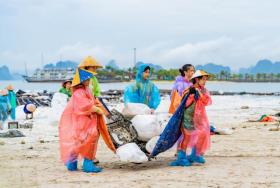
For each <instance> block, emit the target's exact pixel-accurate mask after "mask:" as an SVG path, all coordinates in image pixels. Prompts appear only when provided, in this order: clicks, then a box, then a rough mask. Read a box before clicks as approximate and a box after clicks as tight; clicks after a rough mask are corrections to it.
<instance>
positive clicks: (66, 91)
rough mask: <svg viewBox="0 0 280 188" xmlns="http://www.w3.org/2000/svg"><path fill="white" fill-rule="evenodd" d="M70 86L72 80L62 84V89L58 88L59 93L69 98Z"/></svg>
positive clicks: (70, 94) (70, 93)
mask: <svg viewBox="0 0 280 188" xmlns="http://www.w3.org/2000/svg"><path fill="white" fill-rule="evenodd" d="M71 84H72V80H65V81H64V82H63V83H62V88H60V90H59V92H60V93H63V94H65V95H67V96H68V97H69V98H70V97H71V96H72V92H71Z"/></svg>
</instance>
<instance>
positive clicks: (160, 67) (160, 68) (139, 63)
mask: <svg viewBox="0 0 280 188" xmlns="http://www.w3.org/2000/svg"><path fill="white" fill-rule="evenodd" d="M142 64H147V65H149V66H150V67H151V68H153V69H154V70H155V71H159V70H162V69H163V68H162V66H160V65H154V64H152V63H144V62H142V61H138V62H137V63H136V65H135V67H136V68H138V67H139V66H140V65H142Z"/></svg>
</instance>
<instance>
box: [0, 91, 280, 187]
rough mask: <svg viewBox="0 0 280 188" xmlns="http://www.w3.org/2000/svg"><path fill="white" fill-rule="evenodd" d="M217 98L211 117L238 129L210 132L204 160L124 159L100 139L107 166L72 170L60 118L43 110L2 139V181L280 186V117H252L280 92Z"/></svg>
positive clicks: (272, 107) (272, 105)
mask: <svg viewBox="0 0 280 188" xmlns="http://www.w3.org/2000/svg"><path fill="white" fill-rule="evenodd" d="M213 101H214V102H213V105H212V106H210V107H209V108H208V109H207V111H208V115H209V119H210V121H211V122H213V123H214V124H215V126H216V127H220V128H230V129H233V130H234V132H233V134H232V135H214V136H212V137H211V139H212V145H211V149H210V150H209V151H208V152H207V154H206V156H205V159H206V161H207V163H206V164H205V165H203V166H198V165H195V166H191V167H170V166H168V163H169V162H170V161H172V160H174V159H175V157H174V152H173V151H168V152H165V153H162V154H160V155H159V156H158V157H157V159H156V160H152V161H150V162H147V163H142V164H133V163H124V162H120V161H119V159H118V158H117V157H116V156H115V155H114V154H113V153H112V152H111V151H109V149H107V148H106V146H105V144H104V143H103V140H102V139H101V140H100V142H99V148H98V152H97V158H98V159H99V160H100V166H101V167H103V168H104V171H103V172H102V173H99V174H86V173H83V172H82V171H81V170H79V171H78V172H68V171H67V170H66V168H65V166H64V165H63V164H62V162H61V161H60V159H59V144H58V129H57V124H55V123H51V124H50V123H49V122H48V121H45V119H46V117H45V116H44V115H40V116H39V115H38V116H37V120H36V124H35V126H34V128H33V129H32V130H28V129H24V130H22V132H23V133H24V134H25V135H26V137H22V138H1V139H0V151H1V155H0V187H98V188H99V187H130V188H131V187H133V188H136V187H161V188H163V187H184V188H185V187H277V188H278V187H280V170H279V169H280V147H279V143H280V142H279V141H280V131H270V130H269V129H270V128H273V127H276V125H275V123H258V122H248V121H249V120H257V119H258V118H259V117H260V116H261V115H262V114H276V113H278V112H280V100H279V97H275V96H274V97H269V96H261V97H256V96H254V97H253V96H214V97H213ZM244 106H245V107H246V108H242V107H244ZM160 108H161V110H164V109H165V108H166V103H163V104H162V106H161V107H160ZM46 111H47V110H46ZM35 117H36V116H35ZM79 168H80V169H81V163H80V164H79Z"/></svg>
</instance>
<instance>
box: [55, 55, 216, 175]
mask: <svg viewBox="0 0 280 188" xmlns="http://www.w3.org/2000/svg"><path fill="white" fill-rule="evenodd" d="M101 67H102V66H101V65H100V64H99V63H97V61H96V60H95V59H94V58H92V57H90V56H89V57H87V58H86V59H85V60H83V61H82V62H81V64H80V65H79V67H78V68H77V70H76V72H75V75H74V78H73V80H67V81H65V82H64V83H63V88H62V89H61V90H60V92H61V93H64V94H66V95H67V96H69V97H70V99H69V102H68V104H67V106H66V108H65V110H64V112H63V114H62V116H61V119H60V123H59V138H60V151H61V159H62V160H63V162H64V164H65V165H66V167H67V169H68V170H69V171H76V170H77V163H78V158H79V157H80V158H82V159H83V165H82V166H83V171H84V172H90V173H98V172H101V171H102V169H101V168H100V167H98V166H96V161H95V160H96V158H95V156H96V151H97V143H98V139H99V137H100V134H101V135H102V137H103V139H104V141H105V143H106V145H107V146H108V148H109V149H110V150H112V151H113V152H116V148H115V147H114V145H113V143H112V140H111V138H110V135H109V133H108V130H107V127H106V124H105V121H104V116H106V115H108V113H109V112H108V110H107V108H106V107H105V106H104V104H103V103H101V102H100V100H99V98H98V97H100V95H101V93H100V85H99V83H98V80H97V78H96V76H95V75H96V74H97V73H96V70H97V69H98V68H101ZM151 73H152V71H151V67H150V66H149V65H146V64H142V65H141V66H140V67H139V68H138V72H137V75H136V79H135V80H136V81H135V83H133V84H131V85H129V86H127V87H126V89H125V91H124V102H125V104H127V103H143V104H146V105H147V106H149V107H150V108H151V112H152V113H155V110H156V109H157V107H158V106H159V104H160V101H161V97H160V91H159V89H158V88H157V86H156V85H155V84H154V83H153V82H152V81H151V80H150V76H151ZM179 73H180V76H178V77H177V78H176V80H175V83H174V86H173V89H172V93H171V104H170V107H169V113H171V114H174V115H176V114H178V111H181V112H180V113H181V114H182V113H183V116H182V119H180V125H179V126H180V135H181V136H180V138H178V142H177V144H178V147H177V148H178V149H177V159H176V160H175V161H173V162H172V163H171V164H170V165H171V166H190V165H191V164H192V163H193V162H198V163H205V159H204V158H203V155H204V154H205V152H206V150H207V149H208V148H209V146H210V125H209V121H208V119H207V115H206V111H205V106H207V105H210V104H211V97H210V95H209V92H208V91H207V89H206V88H205V84H206V81H207V79H208V77H209V76H210V75H209V74H208V73H206V72H204V71H202V70H197V71H195V68H194V66H192V65H190V64H186V65H184V66H183V67H182V68H181V69H179ZM179 106H180V108H179ZM171 120H172V118H171ZM187 148H192V151H191V154H190V155H187V153H186V151H187Z"/></svg>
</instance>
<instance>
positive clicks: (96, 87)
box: [78, 56, 102, 97]
mask: <svg viewBox="0 0 280 188" xmlns="http://www.w3.org/2000/svg"><path fill="white" fill-rule="evenodd" d="M78 67H79V68H82V69H85V70H88V71H90V72H93V73H94V74H96V71H97V69H99V68H102V65H100V64H99V63H98V62H97V61H96V60H95V59H94V58H93V57H91V56H88V57H86V58H85V59H84V60H83V61H82V62H81V63H80V64H79V66H78ZM89 88H90V90H91V92H92V94H93V96H94V97H100V96H101V89H100V84H99V82H98V80H97V78H96V76H94V77H92V78H91V79H90V84H89Z"/></svg>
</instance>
